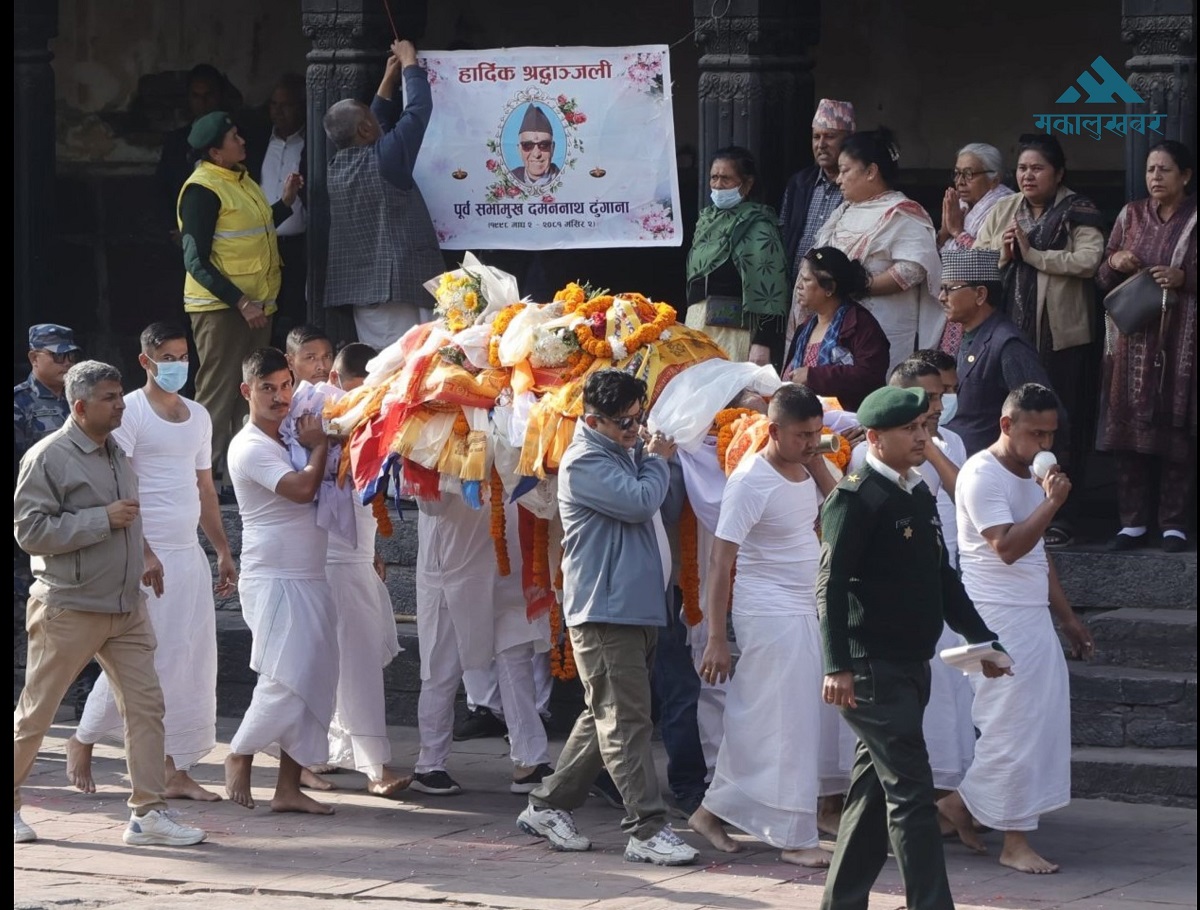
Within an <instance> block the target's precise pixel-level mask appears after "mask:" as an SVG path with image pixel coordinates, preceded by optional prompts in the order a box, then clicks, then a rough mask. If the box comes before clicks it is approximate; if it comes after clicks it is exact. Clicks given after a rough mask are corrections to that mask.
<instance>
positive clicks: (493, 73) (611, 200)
mask: <svg viewBox="0 0 1200 910" xmlns="http://www.w3.org/2000/svg"><path fill="white" fill-rule="evenodd" d="M420 63H421V65H422V66H424V67H425V69H426V72H428V74H429V83H430V88H431V90H432V92H433V116H432V118H431V119H430V122H429V129H428V131H427V132H426V134H425V140H424V142H423V143H422V145H421V153H420V155H419V156H418V158H417V164H416V168H415V171H414V175H415V177H416V182H417V185H418V186H419V187H420V189H421V193H422V195H423V196H424V197H425V203H426V205H427V206H428V207H429V213H430V215H431V216H432V217H433V225H434V228H435V229H436V230H437V235H438V241H439V243H440V244H441V246H442V248H443V249H448V250H466V249H514V250H543V249H568V248H572V247H635V246H679V245H680V243H681V242H682V239H683V227H682V225H681V224H680V223H679V182H678V179H677V175H676V169H675V131H674V125H673V118H672V113H671V69H670V57H669V54H668V50H667V47H666V45H643V46H638V47H520V48H502V49H496V50H480V51H428V52H426V53H425V54H424V55H423V57H422V58H421V60H420Z"/></svg>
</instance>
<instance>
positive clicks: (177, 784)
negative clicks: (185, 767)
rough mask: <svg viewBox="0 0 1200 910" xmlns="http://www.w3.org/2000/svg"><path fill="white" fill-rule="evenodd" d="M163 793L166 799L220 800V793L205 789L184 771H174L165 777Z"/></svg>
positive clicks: (213, 801)
mask: <svg viewBox="0 0 1200 910" xmlns="http://www.w3.org/2000/svg"><path fill="white" fill-rule="evenodd" d="M163 795H164V796H165V797H166V798H167V799H194V800H197V801H198V802H203V803H217V802H220V801H221V794H220V793H213V792H212V790H205V789H204V788H203V787H201V786H200V785H199V784H198V783H196V782H195V781H194V780H192V778H191V775H189V774H188V773H187V772H186V771H176V772H175V773H174V774H172V775H171V776H170V777H168V778H167V791H166V793H164V794H163Z"/></svg>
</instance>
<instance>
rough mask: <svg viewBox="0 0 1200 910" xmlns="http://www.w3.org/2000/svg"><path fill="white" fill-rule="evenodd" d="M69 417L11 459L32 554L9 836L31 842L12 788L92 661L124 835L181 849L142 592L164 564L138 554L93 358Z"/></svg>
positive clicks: (183, 833)
mask: <svg viewBox="0 0 1200 910" xmlns="http://www.w3.org/2000/svg"><path fill="white" fill-rule="evenodd" d="M64 385H65V389H66V395H67V403H68V404H69V405H70V408H71V416H70V419H68V420H67V422H66V424H64V425H63V427H62V428H61V429H59V430H56V431H55V432H53V433H51V434H50V435H49V436H47V437H45V438H44V439H42V440H41V441H40V442H38V443H37V444H36V445H35V446H34V447H33V448H32V449H30V450H29V451H28V452H27V453H26V454H25V457H24V458H23V459H22V460H21V470H20V473H19V475H18V477H17V490H16V494H15V495H14V497H13V525H14V530H15V534H16V538H17V543H18V544H20V546H21V549H22V550H24V551H25V552H26V553H28V554H29V555H30V557H31V563H32V568H33V576H34V582H33V585H32V586H31V587H30V589H29V603H28V606H27V607H26V617H27V618H26V628H27V629H28V630H29V658H28V661H27V662H26V666H25V688H24V689H22V690H21V697H20V700H19V701H18V702H17V709H16V711H15V712H14V716H13V765H14V767H13V841H14V842H15V843H25V842H28V841H33V840H36V839H37V835H36V834H35V833H34V831H33V829H32V828H31V827H30V826H29V825H28V824H26V823H25V822H24V821H23V820H22V818H21V784H23V783H24V782H25V778H27V777H28V776H29V772H30V771H31V770H32V768H33V763H34V761H35V759H36V758H37V753H38V748H39V747H40V746H41V744H42V739H43V738H44V737H45V735H46V731H47V730H49V729H50V725H51V724H52V723H53V722H54V713H55V711H57V710H58V706H59V704H60V703H61V702H62V700H63V696H64V695H66V692H67V689H68V687H70V685H71V683H72V682H73V681H74V680H75V677H76V676H78V675H79V671H80V670H82V669H83V668H84V666H85V665H86V664H87V662H88V661H89V660H91V659H92V658H93V657H95V658H96V659H97V660H98V661H99V662H100V666H101V667H103V668H104V671H105V673H107V674H108V678H109V680H110V681H111V683H112V686H113V689H114V691H115V692H116V693H117V699H118V703H119V704H120V705H121V706H122V714H123V715H124V717H125V751H126V761H127V762H128V765H129V780H130V783H131V784H132V785H133V793H132V794H131V795H130V797H129V808H130V809H131V810H132V814H131V815H130V818H129V826H128V827H127V828H126V829H125V834H124V836H123V840H124V841H125V843H127V844H132V845H135V846H150V845H158V846H187V845H190V844H198V843H200V841H202V840H204V838H205V833H204V832H203V831H201V830H200V829H199V828H192V827H189V826H187V825H181V824H179V823H178V822H177V821H175V820H174V819H173V818H171V817H170V816H169V815H167V811H166V809H167V802H166V799H165V798H164V796H163V793H164V791H165V790H166V785H167V781H166V766H165V765H164V764H163V755H164V754H165V751H164V746H163V696H162V689H161V688H160V687H159V684H158V674H157V673H156V672H155V669H154V649H155V647H156V644H157V642H156V640H155V638H154V629H153V627H152V626H151V625H150V618H149V616H148V615H147V614H146V596H145V594H143V593H142V589H141V585H142V584H146V585H148V586H150V587H152V588H153V589H154V590H156V591H159V592H161V591H162V585H163V576H162V564H161V563H159V561H158V559H157V557H155V556H154V554H153V553H152V552H150V551H149V550H147V549H145V542H144V540H143V538H142V519H141V514H140V510H139V506H138V489H137V475H136V474H135V473H134V471H133V466H132V465H131V464H130V462H129V459H128V458H126V457H125V455H124V453H123V452H122V451H121V448H120V446H118V445H117V444H116V442H115V441H114V440H113V439H112V438H111V433H112V431H113V430H115V429H116V428H117V427H119V426H120V425H121V415H122V414H123V413H124V411H125V400H124V398H123V397H122V395H121V374H120V373H118V372H117V370H116V369H115V368H114V367H111V366H109V365H108V364H106V363H99V362H97V361H95V360H85V361H83V362H82V363H77V364H75V366H73V367H71V369H70V370H68V371H67V375H66V377H65V379H64Z"/></svg>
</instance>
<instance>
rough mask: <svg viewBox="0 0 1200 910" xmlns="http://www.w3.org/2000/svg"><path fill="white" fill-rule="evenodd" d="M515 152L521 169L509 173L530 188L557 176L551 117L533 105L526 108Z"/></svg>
mask: <svg viewBox="0 0 1200 910" xmlns="http://www.w3.org/2000/svg"><path fill="white" fill-rule="evenodd" d="M517 149H518V150H519V151H520V153H521V166H520V167H518V168H515V169H514V170H513V172H512V175H513V179H514V180H517V181H519V182H520V183H524V184H528V185H529V186H541V185H543V184H546V183H549V182H550V181H551V180H553V179H554V178H555V177H557V176H558V165H557V164H555V163H554V161H553V160H552V159H553V158H554V132H553V130H552V129H551V127H550V118H549V117H547V116H546V112H545V111H543V110H542V109H541V107H539V106H538V105H536V104H530V105H529V106H528V107H526V108H525V115H524V116H523V117H522V118H521V131H520V132H519V133H518V134H517Z"/></svg>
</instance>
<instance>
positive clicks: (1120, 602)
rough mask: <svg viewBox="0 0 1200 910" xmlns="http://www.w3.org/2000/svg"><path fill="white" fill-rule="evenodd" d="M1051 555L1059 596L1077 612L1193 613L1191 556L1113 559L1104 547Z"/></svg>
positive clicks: (1142, 554)
mask: <svg viewBox="0 0 1200 910" xmlns="http://www.w3.org/2000/svg"><path fill="white" fill-rule="evenodd" d="M1052 552H1053V556H1052V558H1053V560H1054V566H1055V568H1056V569H1057V570H1058V577H1059V580H1060V581H1061V582H1062V586H1063V590H1064V591H1066V594H1067V598H1068V600H1070V601H1071V605H1072V606H1073V607H1074V608H1075V609H1076V610H1111V609H1116V608H1119V607H1155V608H1158V609H1163V610H1191V611H1195V609H1196V554H1195V552H1188V553H1163V552H1162V551H1160V550H1149V549H1146V550H1135V551H1133V552H1125V553H1112V552H1109V551H1108V550H1106V549H1105V548H1104V547H1103V546H1102V545H1093V546H1080V547H1071V548H1068V549H1064V550H1054V551H1052Z"/></svg>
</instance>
